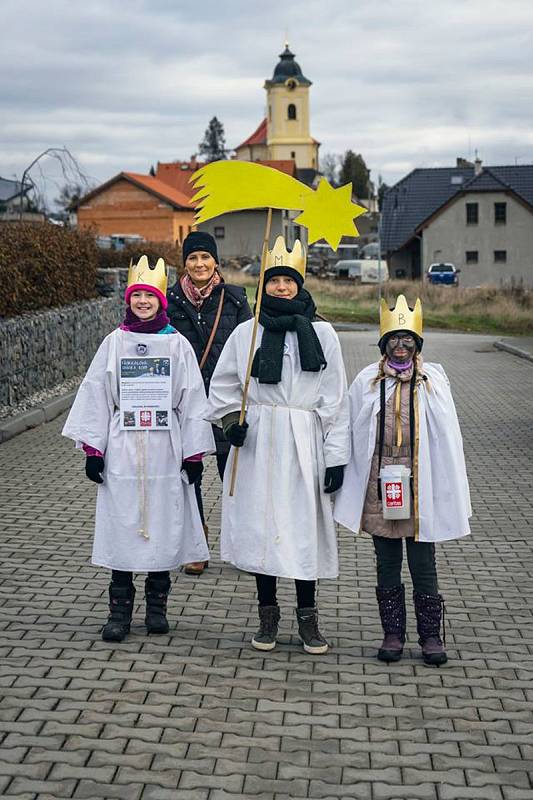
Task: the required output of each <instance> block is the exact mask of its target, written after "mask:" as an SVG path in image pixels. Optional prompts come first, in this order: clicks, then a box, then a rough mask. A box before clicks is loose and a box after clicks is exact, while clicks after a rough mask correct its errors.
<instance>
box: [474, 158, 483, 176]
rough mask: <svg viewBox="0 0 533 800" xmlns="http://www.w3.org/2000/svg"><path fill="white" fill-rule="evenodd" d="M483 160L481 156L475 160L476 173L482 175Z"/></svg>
mask: <svg viewBox="0 0 533 800" xmlns="http://www.w3.org/2000/svg"><path fill="white" fill-rule="evenodd" d="M482 164H483V161H482V160H481V159H480V158H476V160H475V161H474V175H481V171H482V166H481V165H482Z"/></svg>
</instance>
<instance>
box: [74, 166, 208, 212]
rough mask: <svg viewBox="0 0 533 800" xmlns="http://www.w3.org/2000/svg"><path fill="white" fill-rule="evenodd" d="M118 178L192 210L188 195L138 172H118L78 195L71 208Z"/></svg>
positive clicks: (180, 206)
mask: <svg viewBox="0 0 533 800" xmlns="http://www.w3.org/2000/svg"><path fill="white" fill-rule="evenodd" d="M119 180H127V181H129V182H130V183H133V184H134V185H135V186H138V187H139V188H141V189H145V190H146V191H147V192H150V193H151V194H153V195H155V196H156V197H159V198H160V199H161V200H164V201H165V202H167V203H169V204H170V205H171V206H173V207H174V208H179V209H187V210H188V211H192V210H193V208H194V206H192V205H191V203H190V202H189V197H188V196H187V195H186V194H184V193H183V192H180V191H178V190H177V189H174V187H173V186H169V184H168V183H163V181H161V180H158V179H157V178H154V177H152V175H141V174H140V173H138V172H119V173H118V175H115V176H114V177H113V178H111V179H110V180H108V181H106V182H105V183H103V184H101V185H100V186H97V187H96V189H93V190H92V191H91V192H89V193H88V194H86V195H85V196H84V197H80V199H79V200H78V201H77V202H76V203H75V204H73V208H74V209H75V208H78V207H79V206H82V205H84V204H85V203H88V202H89V200H91V199H92V198H93V197H95V196H96V195H98V194H101V193H102V192H103V191H105V190H106V189H109V187H110V186H112V185H113V184H114V183H116V182H117V181H119Z"/></svg>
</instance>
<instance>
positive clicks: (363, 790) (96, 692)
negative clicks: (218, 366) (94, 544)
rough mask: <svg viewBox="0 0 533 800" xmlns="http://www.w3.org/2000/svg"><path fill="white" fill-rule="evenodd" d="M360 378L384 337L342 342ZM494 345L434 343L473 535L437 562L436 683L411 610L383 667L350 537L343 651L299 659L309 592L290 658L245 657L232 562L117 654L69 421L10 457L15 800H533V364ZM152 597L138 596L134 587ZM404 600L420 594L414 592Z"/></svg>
mask: <svg viewBox="0 0 533 800" xmlns="http://www.w3.org/2000/svg"><path fill="white" fill-rule="evenodd" d="M340 336H341V340H342V344H343V348H344V352H345V360H346V365H347V370H348V374H349V378H350V379H351V378H352V377H353V375H354V374H355V372H356V370H357V369H360V368H361V367H362V366H364V365H365V364H367V363H369V362H370V361H372V360H374V358H375V357H376V352H377V351H376V349H375V348H371V347H370V345H371V343H372V342H373V341H375V339H376V336H375V333H374V334H373V333H371V332H367V333H342V334H340ZM492 342H493V339H492V338H491V337H484V336H474V335H459V334H441V333H435V334H428V336H427V341H426V348H425V355H426V357H427V358H429V359H430V360H436V361H440V362H441V363H443V364H444V366H445V368H446V370H447V372H448V374H449V376H450V379H451V381H452V387H453V389H454V395H455V398H456V402H457V406H458V410H459V414H460V418H461V420H462V428H463V434H464V439H465V450H466V454H467V460H468V467H469V474H470V479H471V488H472V497H473V504H474V508H475V517H474V519H473V536H472V537H468V538H467V539H466V540H462V541H460V542H451V543H448V544H444V545H441V546H440V547H439V549H438V562H439V575H440V579H441V590H442V592H443V594H444V596H445V598H446V606H447V616H448V621H449V626H448V630H447V646H448V652H449V656H450V662H449V663H448V664H447V665H446V666H445V667H442V668H441V669H436V668H429V667H425V666H424V665H423V664H422V662H421V658H420V652H419V648H418V646H417V643H416V635H415V630H414V625H413V614H412V611H411V607H410V605H409V638H408V646H407V649H406V654H405V657H404V659H403V660H402V662H401V663H400V664H396V665H390V666H387V665H384V664H381V663H379V662H377V661H376V658H375V654H376V645H377V644H378V642H379V639H380V627H379V620H378V614H377V609H376V605H375V599H374V584H375V579H374V564H373V554H372V550H371V543H370V541H368V540H367V539H366V538H357V539H354V537H353V536H352V535H350V534H348V532H347V531H340V534H339V542H340V551H341V577H340V579H339V580H338V581H324V582H322V583H321V585H320V587H319V606H320V610H321V620H322V626H323V629H324V631H325V633H326V634H327V636H328V638H329V639H330V641H331V643H332V645H333V647H332V649H331V651H330V652H329V653H328V654H327V655H326V656H321V657H312V656H307V655H305V654H304V653H303V652H302V649H301V645H300V643H299V641H298V639H297V637H296V635H295V622H294V611H293V606H294V598H293V587H292V586H291V585H290V582H289V581H285V582H282V585H281V592H280V600H281V605H282V626H281V641H280V644H279V646H278V648H277V649H276V650H275V651H274V652H273V653H270V654H264V655H261V654H260V653H258V652H256V651H254V650H252V649H251V647H250V645H249V641H250V638H251V635H252V633H253V632H254V630H255V627H256V608H255V598H254V592H253V589H254V585H253V580H252V579H251V578H250V577H249V576H248V575H246V574H242V573H239V572H238V571H236V570H235V569H233V568H232V567H231V566H229V565H227V564H222V563H221V562H220V560H219V558H218V526H219V520H220V486H219V482H218V477H217V476H216V474H215V469H214V467H213V464H210V466H209V469H208V475H207V478H206V481H205V483H206V510H207V513H208V517H209V526H210V529H211V534H212V544H213V560H212V562H211V564H210V567H209V570H208V571H207V572H206V573H205V574H204V575H203V576H202V577H200V578H197V579H195V578H191V577H187V576H185V575H184V574H178V575H176V576H175V581H174V586H173V592H172V595H171V600H170V613H169V617H170V622H171V632H170V634H169V635H168V636H160V637H155V636H152V637H147V636H146V634H145V630H144V626H143V624H142V620H143V607H142V602H141V601H142V592H141V591H139V592H138V595H137V599H138V601H139V603H138V605H137V607H136V612H135V624H134V627H133V631H132V633H131V635H130V636H129V637H128V639H127V641H126V642H124V643H123V644H120V645H113V644H108V643H104V642H102V641H101V639H100V634H99V630H100V626H101V624H102V622H103V621H104V620H105V618H106V589H107V582H108V575H107V574H106V572H105V570H99V569H96V568H95V567H93V566H91V564H90V547H91V536H92V525H93V509H94V497H95V488H94V487H93V485H91V484H90V483H88V482H87V481H86V479H85V477H84V473H83V459H82V457H81V456H80V454H79V453H77V452H75V450H74V449H73V447H72V445H71V443H70V442H68V441H67V440H64V439H62V438H61V437H60V436H59V431H60V429H61V426H62V423H63V420H64V416H63V417H61V418H59V419H57V420H55V421H54V422H51V423H49V424H47V425H43V426H41V427H39V428H36V429H34V430H31V431H28V432H26V433H24V434H22V435H20V436H18V437H16V438H15V439H12V440H10V441H8V442H6V443H4V444H3V445H2V446H1V447H0V468H1V470H2V476H3V477H2V483H1V506H0V507H1V511H2V520H3V530H2V533H1V536H0V552H1V571H2V581H1V585H0V607H1V617H0V681H1V685H2V690H1V695H0V698H1V699H0V712H1V713H0V747H1V755H0V796H1V797H5V798H11V797H17V798H24V799H25V800H26V798H27V799H28V800H29V799H30V798H32V799H33V798H39V800H46V799H48V800H49V799H51V798H54V799H55V800H61V798H75V799H76V800H81V799H82V798H85V800H89V799H90V798H98V800H102V798H127V800H166V799H167V798H168V799H169V800H170V799H171V800H180V799H181V798H184V799H186V800H232V799H233V798H239V797H243V798H255V800H287V798H323V799H324V800H334V799H336V798H354V799H355V800H358V798H362V800H399V799H400V798H403V799H404V800H467V799H469V798H482V800H531V798H533V710H532V709H533V664H532V663H531V662H530V659H532V660H533V611H532V608H533V602H532V601H533V552H532V550H533V530H532V525H531V517H532V512H533V504H532V497H533V475H532V460H531V454H532V452H533V426H532V416H533V415H532V406H531V398H532V396H533V365H532V364H530V363H529V362H527V361H525V360H523V359H518V358H516V357H514V356H512V355H510V354H508V353H505V352H501V351H497V350H494V349H493V348H492ZM137 583H138V588H139V589H141V579H140V578H138V579H137ZM409 593H410V592H409Z"/></svg>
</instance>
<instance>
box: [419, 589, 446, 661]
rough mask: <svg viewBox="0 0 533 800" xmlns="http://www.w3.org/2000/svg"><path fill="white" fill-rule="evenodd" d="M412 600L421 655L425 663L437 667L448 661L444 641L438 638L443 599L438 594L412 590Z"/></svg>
mask: <svg viewBox="0 0 533 800" xmlns="http://www.w3.org/2000/svg"><path fill="white" fill-rule="evenodd" d="M413 602H414V604H415V613H416V627H417V630H418V636H419V639H418V642H419V644H420V645H421V647H422V657H423V659H424V661H425V663H426V664H430V665H431V666H437V667H439V666H440V665H441V664H445V663H446V662H447V661H448V656H447V655H446V650H445V649H444V643H443V641H442V639H441V638H440V625H441V620H442V617H443V612H444V600H443V599H442V595H440V594H423V593H422V592H413Z"/></svg>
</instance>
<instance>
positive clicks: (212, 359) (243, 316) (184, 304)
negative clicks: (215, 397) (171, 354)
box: [167, 281, 252, 453]
mask: <svg viewBox="0 0 533 800" xmlns="http://www.w3.org/2000/svg"><path fill="white" fill-rule="evenodd" d="M223 288H224V290H225V292H224V304H223V306H222V314H221V315H220V321H219V323H218V328H217V332H216V334H215V338H214V340H213V344H212V346H211V350H210V351H209V355H208V357H207V361H206V363H205V364H204V367H203V369H202V375H203V379H204V386H205V391H206V394H207V393H208V392H209V384H210V382H211V377H212V375H213V372H214V371H215V367H216V365H217V361H218V359H219V358H220V354H221V352H222V348H223V347H224V345H225V344H226V342H227V340H228V338H229V336H230V334H231V333H232V332H233V331H234V330H235V328H236V327H237V325H239V324H240V323H241V322H245V321H246V320H247V319H250V318H251V317H252V312H251V310H250V306H249V305H248V300H247V299H246V291H245V290H244V289H243V288H242V287H241V286H232V285H231V284H228V283H224V282H222V283H220V284H219V285H218V286H215V288H214V289H213V291H212V292H211V294H210V296H209V297H208V298H207V300H205V301H204V303H203V305H202V307H201V308H200V311H197V310H196V307H195V306H194V305H193V304H192V303H191V302H190V300H188V299H187V297H186V296H185V293H184V291H183V289H182V288H181V284H180V282H179V281H177V283H175V284H174V286H171V287H170V289H169V290H168V292H167V298H168V309H167V314H168V316H169V317H170V322H171V324H172V325H173V326H174V327H175V328H176V330H177V331H178V332H179V333H181V334H182V335H183V336H185V338H186V339H188V340H189V342H190V343H191V344H192V346H193V348H194V352H195V353H196V358H197V359H198V362H200V359H201V358H202V354H203V352H204V350H205V348H206V345H207V342H208V340H209V336H210V334H211V331H212V329H213V325H214V322H215V317H216V315H217V310H218V303H219V301H220V292H221V291H222V289H223ZM214 433H215V439H216V445H217V452H218V453H223V452H227V451H228V450H229V442H228V441H227V440H226V438H225V437H224V434H223V433H222V431H221V429H220V428H214Z"/></svg>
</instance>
